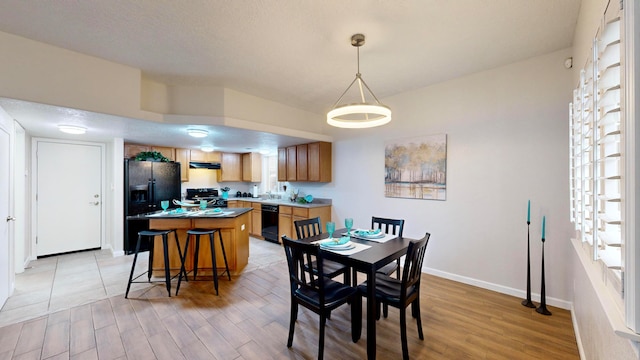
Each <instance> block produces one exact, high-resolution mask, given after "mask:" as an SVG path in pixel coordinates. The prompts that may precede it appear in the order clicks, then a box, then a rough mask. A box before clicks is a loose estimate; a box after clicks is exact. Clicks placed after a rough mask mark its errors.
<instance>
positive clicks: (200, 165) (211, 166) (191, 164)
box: [189, 161, 220, 170]
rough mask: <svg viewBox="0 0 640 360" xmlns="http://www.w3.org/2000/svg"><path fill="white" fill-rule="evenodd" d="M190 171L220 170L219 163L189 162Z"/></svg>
mask: <svg viewBox="0 0 640 360" xmlns="http://www.w3.org/2000/svg"><path fill="white" fill-rule="evenodd" d="M189 168H190V169H210V170H218V169H220V163H219V162H203V161H190V162H189Z"/></svg>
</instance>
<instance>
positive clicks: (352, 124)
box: [327, 103, 391, 129]
mask: <svg viewBox="0 0 640 360" xmlns="http://www.w3.org/2000/svg"><path fill="white" fill-rule="evenodd" d="M390 121H391V109H389V108H388V107H387V106H385V105H382V104H366V103H362V104H350V105H342V106H338V107H336V108H334V109H333V110H331V111H329V113H327V123H328V124H329V125H332V126H336V127H341V128H348V129H358V128H368V127H375V126H380V125H384V124H387V123H389V122H390Z"/></svg>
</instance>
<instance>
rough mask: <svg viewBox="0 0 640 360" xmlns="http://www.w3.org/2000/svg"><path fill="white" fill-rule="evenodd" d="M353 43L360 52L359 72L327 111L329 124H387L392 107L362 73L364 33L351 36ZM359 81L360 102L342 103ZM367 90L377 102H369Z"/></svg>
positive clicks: (349, 125) (357, 125)
mask: <svg viewBox="0 0 640 360" xmlns="http://www.w3.org/2000/svg"><path fill="white" fill-rule="evenodd" d="M351 45H353V46H355V47H356V49H357V52H358V72H357V73H356V78H355V79H353V81H352V82H351V84H349V87H347V90H345V91H344V92H343V93H342V95H340V98H338V101H336V103H335V104H334V105H333V109H331V111H329V112H328V113H327V124H329V125H332V126H336V127H341V128H350V129H361V128H369V127H375V126H380V125H384V124H387V123H388V122H389V121H391V109H389V107H388V106H386V105H384V104H382V103H381V102H380V101H379V100H378V98H377V97H376V96H375V95H374V94H373V91H371V89H369V86H367V83H365V82H364V80H363V79H362V75H361V74H360V46H362V45H364V35H363V34H355V35H353V36H351ZM356 82H357V83H358V90H359V95H360V99H359V101H360V102H355V103H344V104H340V101H341V100H342V98H343V97H344V95H345V94H346V93H347V92H348V91H349V89H351V87H352V86H353V84H355V83H356ZM365 89H366V90H367V91H368V92H369V94H370V95H371V97H373V100H375V102H367V100H366V99H365V96H364V95H365V94H364V90H365Z"/></svg>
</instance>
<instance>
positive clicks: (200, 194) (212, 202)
mask: <svg viewBox="0 0 640 360" xmlns="http://www.w3.org/2000/svg"><path fill="white" fill-rule="evenodd" d="M186 199H187V200H193V201H200V200H207V201H208V202H209V206H213V207H227V200H226V199H223V198H221V197H219V196H218V189H214V188H197V189H187V197H186Z"/></svg>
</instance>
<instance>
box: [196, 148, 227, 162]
mask: <svg viewBox="0 0 640 360" xmlns="http://www.w3.org/2000/svg"><path fill="white" fill-rule="evenodd" d="M221 159H222V155H221V153H220V152H218V151H210V152H205V151H201V150H191V158H190V159H189V161H196V162H221V161H222V160H221Z"/></svg>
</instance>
